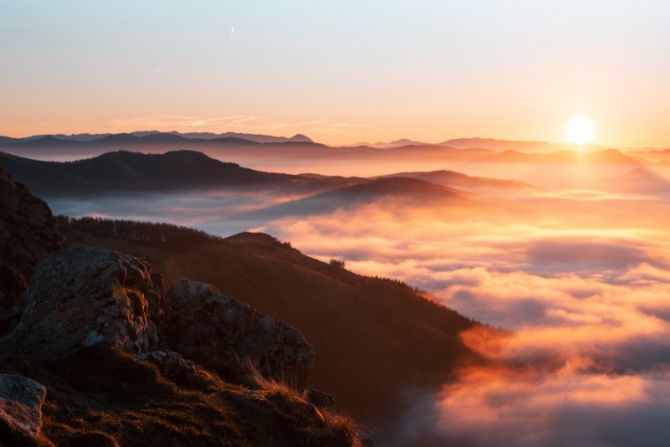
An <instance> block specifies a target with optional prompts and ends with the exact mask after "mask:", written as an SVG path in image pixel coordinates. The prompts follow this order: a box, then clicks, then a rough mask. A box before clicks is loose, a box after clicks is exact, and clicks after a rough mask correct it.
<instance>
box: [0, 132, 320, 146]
mask: <svg viewBox="0 0 670 447" xmlns="http://www.w3.org/2000/svg"><path fill="white" fill-rule="evenodd" d="M154 135H174V136H178V137H182V138H185V139H189V140H213V139H217V138H238V139H240V140H247V141H253V142H255V143H312V142H313V141H312V139H311V138H309V137H308V136H306V135H303V134H295V135H293V136H292V137H281V136H273V135H262V134H249V133H242V132H222V133H214V132H178V131H176V130H172V131H168V132H162V131H159V130H141V131H134V132H122V133H97V134H91V133H79V134H43V135H32V136H29V137H24V138H12V137H5V136H0V144H4V143H21V142H24V143H25V142H35V141H40V140H44V139H45V138H48V140H45V141H57V140H63V141H70V142H81V143H88V142H91V141H96V140H102V139H105V138H110V137H116V136H133V137H137V138H144V137H147V136H154Z"/></svg>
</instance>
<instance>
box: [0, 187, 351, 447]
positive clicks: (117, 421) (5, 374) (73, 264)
mask: <svg viewBox="0 0 670 447" xmlns="http://www.w3.org/2000/svg"><path fill="white" fill-rule="evenodd" d="M0 192H2V194H0V210H3V212H2V213H0V230H1V231H0V246H3V247H8V246H9V247H10V248H13V249H14V252H9V253H7V252H5V251H3V252H2V254H1V255H0V256H1V257H2V259H0V262H1V263H2V268H1V269H0V271H1V273H2V281H3V283H2V286H3V288H2V290H3V293H5V292H8V293H10V294H12V295H11V296H9V297H7V296H4V297H3V298H9V299H8V300H5V299H3V300H2V301H0V317H4V316H5V315H6V314H7V311H8V310H10V311H11V312H12V313H13V314H15V315H16V317H15V318H13V319H12V321H11V325H10V326H9V327H7V328H6V329H8V331H3V332H2V333H0V409H1V410H0V445H3V446H33V447H37V446H54V445H59V446H75V445H79V446H119V445H126V446H146V445H198V446H211V447H214V446H221V445H236V446H237V445H240V446H242V445H243V446H258V447H261V446H270V445H272V446H279V447H292V446H296V445H304V446H325V447H360V446H361V445H363V443H364V440H363V439H361V435H360V434H359V429H358V427H357V426H356V424H355V423H354V422H353V421H352V420H351V419H349V418H347V417H345V416H342V415H341V414H338V413H336V412H334V410H333V408H332V406H333V401H332V397H331V396H330V395H329V394H327V393H325V392H323V391H320V390H315V389H308V388H305V384H306V381H307V379H308V376H309V372H310V369H311V365H312V364H313V361H314V350H313V348H312V346H310V344H309V343H308V341H307V340H306V339H305V338H304V337H303V336H302V335H301V334H300V333H299V332H298V331H296V330H295V329H294V328H293V327H291V326H289V325H287V324H286V323H285V322H283V321H281V320H277V319H275V318H273V317H271V316H270V315H267V314H264V313H262V312H260V311H258V310H257V309H255V308H253V307H252V306H250V305H248V304H246V303H243V302H240V301H238V300H237V299H236V298H234V297H232V296H230V295H224V294H222V293H221V291H219V290H218V289H217V288H216V287H214V286H212V285H209V284H205V283H200V282H195V281H192V280H188V279H180V280H179V281H175V282H174V283H170V284H172V285H171V286H170V287H169V288H168V289H167V290H164V287H163V278H162V276H161V275H160V274H157V273H156V272H155V271H154V270H152V268H151V266H150V264H149V263H148V262H147V260H146V259H141V258H137V257H135V256H132V255H127V254H121V253H118V252H116V251H113V250H110V249H108V248H103V247H100V246H93V245H82V244H68V245H67V246H66V247H64V248H62V249H59V247H58V245H59V242H60V240H61V236H60V231H59V229H58V228H57V227H56V226H55V221H54V219H53V216H51V214H50V211H49V209H48V207H47V206H46V205H45V204H44V202H42V201H41V200H39V199H37V198H36V197H34V196H32V195H31V194H30V193H29V192H28V191H27V190H26V189H25V187H23V186H21V185H19V184H17V183H15V182H14V181H13V180H12V179H11V178H9V177H8V176H6V175H5V174H1V175H0ZM40 223H42V224H44V228H35V226H38V225H39V224H40ZM42 235H45V236H46V239H44V240H41V236H42ZM33 251H34V252H33ZM40 259H42V260H41V262H39V263H38V264H37V261H39V260H40ZM172 260H174V259H172ZM26 263H29V264H30V265H27V264H26ZM7 272H10V273H11V272H13V273H20V272H23V273H24V276H23V279H24V280H25V281H27V282H28V283H27V284H25V282H23V284H22V286H23V287H22V288H20V289H15V290H12V288H5V287H4V286H5V282H4V281H5V280H6V276H7ZM250 273H251V272H250ZM253 273H257V272H253ZM194 360H195V361H194Z"/></svg>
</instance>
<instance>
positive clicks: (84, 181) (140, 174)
mask: <svg viewBox="0 0 670 447" xmlns="http://www.w3.org/2000/svg"><path fill="white" fill-rule="evenodd" d="M109 138H111V137H109ZM114 138H122V136H118V135H117V136H115V137H114ZM123 138H126V137H125V136H124V137H123ZM128 138H136V137H133V136H128ZM0 166H1V167H3V168H4V169H5V170H6V171H7V172H8V173H9V174H10V175H11V176H12V177H14V178H15V179H17V180H19V181H21V182H23V183H25V184H26V185H28V187H29V188H30V189H31V190H32V191H35V192H36V193H38V194H44V195H49V196H56V195H89V194H97V193H120V192H131V191H173V190H186V189H206V188H251V187H254V188H259V187H273V188H275V187H279V188H291V189H301V188H302V189H308V190H318V189H325V188H330V187H337V186H342V185H345V184H348V182H350V180H347V179H344V178H343V179H341V180H338V179H335V180H333V179H330V178H327V177H326V178H319V179H317V178H310V177H302V176H296V175H287V174H273V173H267V172H260V171H254V170H252V169H247V168H243V167H241V166H239V165H237V164H234V163H224V162H221V161H218V160H215V159H213V158H210V157H208V156H206V155H204V154H202V153H200V152H193V151H173V152H167V153H164V154H142V153H137V152H126V151H118V152H110V153H106V154H103V155H100V156H97V157H95V158H90V159H85V160H79V161H73V162H47V161H38V160H31V159H27V158H22V157H18V156H15V155H9V154H5V153H0Z"/></svg>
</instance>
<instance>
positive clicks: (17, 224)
mask: <svg viewBox="0 0 670 447" xmlns="http://www.w3.org/2000/svg"><path fill="white" fill-rule="evenodd" d="M60 246H61V236H60V234H59V232H58V231H57V229H56V222H55V220H54V218H53V216H52V214H51V211H50V210H49V207H48V206H47V204H46V203H44V201H42V200H40V199H38V198H37V197H35V196H33V195H32V194H30V192H29V191H28V189H27V188H26V187H25V186H23V185H22V184H21V183H16V182H14V181H12V179H11V178H9V176H7V175H6V174H5V173H3V172H2V171H0V335H2V334H4V333H6V332H7V331H8V330H9V329H10V327H12V326H13V319H14V317H16V315H17V314H18V313H19V309H17V308H18V307H20V304H21V303H20V297H21V295H22V294H23V292H24V291H25V289H26V285H27V283H28V281H29V280H30V276H31V275H32V272H33V269H34V268H35V266H36V265H37V263H38V262H39V261H40V260H42V259H44V258H45V257H47V256H49V255H50V254H52V253H53V252H55V251H56V250H58V249H59V248H60Z"/></svg>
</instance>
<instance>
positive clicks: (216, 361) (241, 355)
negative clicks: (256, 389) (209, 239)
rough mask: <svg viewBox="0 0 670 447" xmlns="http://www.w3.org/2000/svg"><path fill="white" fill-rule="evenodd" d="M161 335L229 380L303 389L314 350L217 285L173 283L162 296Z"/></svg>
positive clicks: (289, 329)
mask: <svg viewBox="0 0 670 447" xmlns="http://www.w3.org/2000/svg"><path fill="white" fill-rule="evenodd" d="M164 302H165V307H166V319H165V322H164V327H163V332H164V333H165V338H166V341H167V343H168V345H169V346H170V347H171V349H174V350H175V351H177V352H179V353H181V354H182V355H184V356H186V357H188V358H189V359H192V360H193V361H195V362H197V363H199V364H202V365H204V366H205V367H208V368H211V369H213V370H216V371H217V372H218V373H220V374H221V375H222V377H224V378H225V379H227V380H231V381H236V382H241V383H246V382H247V381H249V379H250V378H253V377H254V376H257V375H260V376H261V377H262V378H263V379H267V380H275V381H281V382H285V383H287V384H289V385H291V386H294V387H296V388H303V387H304V385H305V383H306V380H307V375H308V373H309V371H310V369H311V367H312V362H313V357H314V353H313V350H312V347H311V346H310V345H309V343H307V341H306V340H305V339H304V338H303V337H302V335H300V333H299V332H298V331H296V330H295V329H293V328H292V327H290V326H289V325H287V324H286V323H283V322H281V321H277V320H275V319H273V318H271V317H269V316H267V315H264V314H262V313H260V312H258V311H257V310H256V309H254V308H252V307H251V306H249V305H246V304H243V303H240V302H238V301H237V300H235V299H233V298H231V297H228V296H226V295H223V294H222V293H221V292H219V290H218V289H216V288H215V287H213V286H211V285H209V284H204V283H199V282H193V281H189V280H185V279H182V280H179V281H177V282H176V283H175V284H174V285H173V286H172V287H171V288H170V289H169V290H168V292H167V294H166V296H165V300H164Z"/></svg>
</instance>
